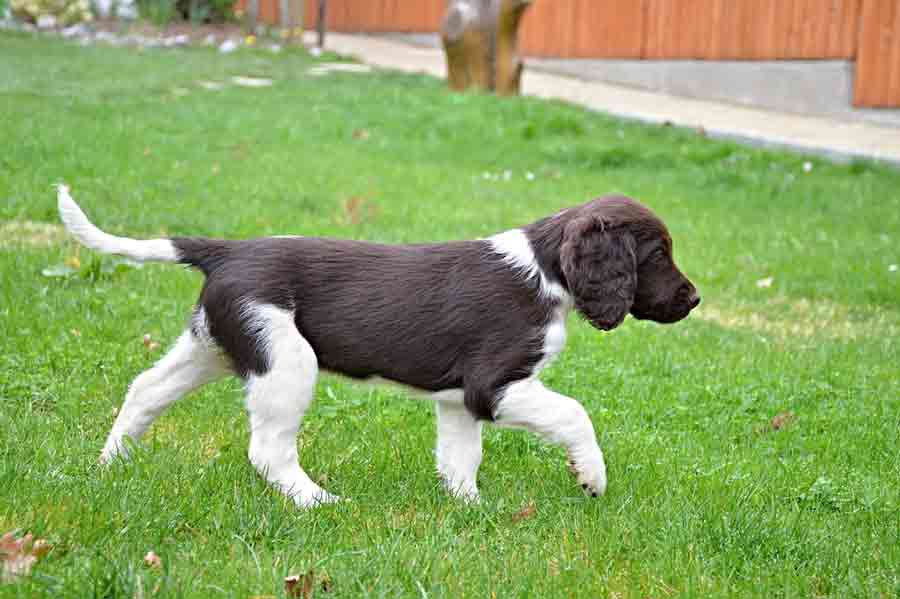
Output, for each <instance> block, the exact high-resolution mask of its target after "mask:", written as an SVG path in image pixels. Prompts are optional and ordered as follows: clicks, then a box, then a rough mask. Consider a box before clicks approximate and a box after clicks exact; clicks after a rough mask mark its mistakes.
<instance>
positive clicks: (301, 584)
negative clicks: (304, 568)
mask: <svg viewBox="0 0 900 599" xmlns="http://www.w3.org/2000/svg"><path fill="white" fill-rule="evenodd" d="M315 581H316V574H315V572H314V571H313V570H310V571H309V572H307V573H306V574H301V575H297V574H294V575H293V576H288V577H287V578H285V579H284V591H285V592H286V593H287V595H288V597H302V598H303V599H309V598H310V597H312V596H313V584H315Z"/></svg>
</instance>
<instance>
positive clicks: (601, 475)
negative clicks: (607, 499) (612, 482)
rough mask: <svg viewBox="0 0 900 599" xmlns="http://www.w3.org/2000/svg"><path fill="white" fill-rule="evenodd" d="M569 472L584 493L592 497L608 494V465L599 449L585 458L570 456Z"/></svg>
mask: <svg viewBox="0 0 900 599" xmlns="http://www.w3.org/2000/svg"><path fill="white" fill-rule="evenodd" d="M569 470H570V471H571V472H572V474H574V475H575V478H576V479H577V480H578V484H580V485H581V488H582V489H583V490H584V492H585V493H587V494H588V495H590V496H591V497H599V496H600V495H603V494H604V493H606V463H604V461H603V454H602V453H601V452H600V450H599V448H598V449H597V450H596V451H591V452H589V453H588V454H587V455H585V456H579V457H575V456H573V455H572V454H569Z"/></svg>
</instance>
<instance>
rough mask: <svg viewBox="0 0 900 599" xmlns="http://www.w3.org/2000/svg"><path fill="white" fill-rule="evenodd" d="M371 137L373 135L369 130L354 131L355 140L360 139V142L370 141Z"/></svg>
mask: <svg viewBox="0 0 900 599" xmlns="http://www.w3.org/2000/svg"><path fill="white" fill-rule="evenodd" d="M370 135H371V134H370V133H369V130H368V129H354V131H353V139H359V140H362V141H365V140H367V139H369V136H370Z"/></svg>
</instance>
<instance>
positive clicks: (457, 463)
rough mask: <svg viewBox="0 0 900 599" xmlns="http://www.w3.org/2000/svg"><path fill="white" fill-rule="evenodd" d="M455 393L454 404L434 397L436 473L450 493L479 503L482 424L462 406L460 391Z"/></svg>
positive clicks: (448, 400) (451, 401)
mask: <svg viewBox="0 0 900 599" xmlns="http://www.w3.org/2000/svg"><path fill="white" fill-rule="evenodd" d="M445 393H446V392H445ZM457 394H458V396H459V397H458V399H456V400H455V401H454V400H453V399H444V398H442V397H436V399H437V401H436V402H435V404H436V406H437V448H436V449H435V455H436V457H437V470H438V474H439V475H440V476H441V479H442V480H443V481H444V485H445V486H446V487H447V490H448V491H449V492H450V494H452V495H454V496H455V497H459V498H460V499H464V500H466V501H478V486H477V485H476V477H477V474H478V467H479V466H480V465H481V421H480V420H477V419H476V418H475V417H474V416H472V414H471V413H470V412H469V410H467V409H466V407H465V406H464V405H463V402H462V392H461V391H460V392H457ZM437 395H440V394H437Z"/></svg>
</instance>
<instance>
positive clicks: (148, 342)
mask: <svg viewBox="0 0 900 599" xmlns="http://www.w3.org/2000/svg"><path fill="white" fill-rule="evenodd" d="M144 347H146V348H147V350H148V351H156V350H158V349H159V343H157V342H156V341H154V340H153V337H151V336H150V333H144Z"/></svg>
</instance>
